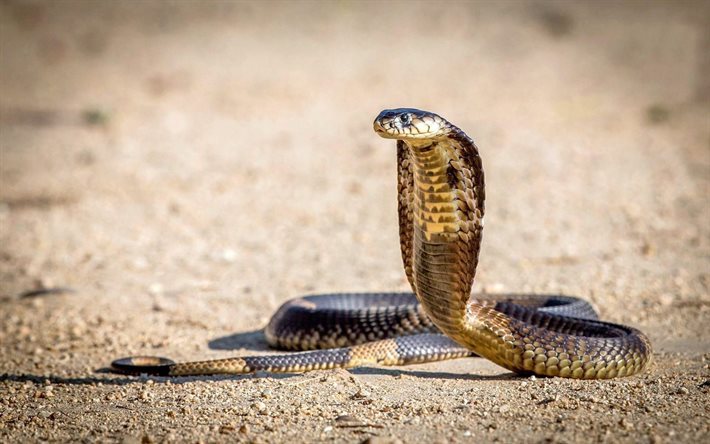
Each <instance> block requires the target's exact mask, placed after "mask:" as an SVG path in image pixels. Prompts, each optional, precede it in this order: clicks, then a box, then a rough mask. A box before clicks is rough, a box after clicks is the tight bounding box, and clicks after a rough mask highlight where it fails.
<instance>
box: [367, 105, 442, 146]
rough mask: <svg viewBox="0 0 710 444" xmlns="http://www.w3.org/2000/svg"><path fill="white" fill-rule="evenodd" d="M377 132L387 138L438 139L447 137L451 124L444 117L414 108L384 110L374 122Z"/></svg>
mask: <svg viewBox="0 0 710 444" xmlns="http://www.w3.org/2000/svg"><path fill="white" fill-rule="evenodd" d="M373 127H374V129H375V132H376V133H377V134H379V135H380V136H381V137H384V138H385V139H401V140H413V139H437V138H441V137H446V135H447V134H448V133H449V132H450V128H451V124H449V122H447V121H446V120H445V119H444V118H443V117H441V116H439V115H437V114H434V113H432V112H429V111H422V110H419V109H414V108H396V109H386V110H384V111H382V112H381V113H380V114H379V115H378V116H377V118H376V119H375V122H374V124H373Z"/></svg>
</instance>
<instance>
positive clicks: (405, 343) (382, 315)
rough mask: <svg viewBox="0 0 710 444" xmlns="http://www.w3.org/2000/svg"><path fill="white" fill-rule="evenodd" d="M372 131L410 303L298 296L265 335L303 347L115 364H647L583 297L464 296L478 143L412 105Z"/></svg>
mask: <svg viewBox="0 0 710 444" xmlns="http://www.w3.org/2000/svg"><path fill="white" fill-rule="evenodd" d="M374 128H375V131H376V132H377V133H378V134H379V135H381V136H382V137H385V138H390V139H397V160H398V182H397V190H398V196H399V197H398V199H399V206H398V208H399V234H400V245H401V250H402V260H403V262H404V269H405V272H406V274H407V279H408V280H409V283H410V284H411V286H412V289H413V290H414V295H415V297H416V301H415V300H413V299H414V298H413V295H411V294H391V293H390V294H387V293H369V294H341V295H320V296H310V297H304V298H299V299H295V300H292V301H289V302H287V303H286V304H284V305H283V306H282V307H281V308H280V309H279V311H278V312H277V313H276V314H275V315H274V316H273V318H272V319H271V321H270V322H269V325H268V326H267V328H266V330H265V333H266V338H267V340H268V342H269V343H270V345H272V346H274V347H278V348H284V349H291V350H312V351H305V352H300V353H290V354H282V355H266V356H245V357H239V358H228V359H218V360H211V361H195V362H183V363H174V362H172V361H170V360H169V359H165V358H157V357H129V358H124V359H119V360H117V361H114V362H113V363H112V367H113V368H114V369H116V370H119V371H123V372H128V373H150V374H157V375H169V376H182V375H203V374H216V373H250V372H254V371H269V372H303V371H309V370H319V369H330V368H336V367H337V368H352V367H357V366H362V365H368V364H378V365H405V364H411V363H418V362H430V361H438V360H443V359H451V358H457V357H463V356H471V355H472V354H474V353H475V354H478V355H480V356H482V357H484V358H487V359H490V360H491V361H493V362H495V363H497V364H499V365H501V366H503V367H505V368H507V369H509V370H512V371H514V372H517V373H521V374H531V373H534V374H538V375H544V376H561V377H571V378H586V379H592V378H597V379H602V378H612V377H616V376H628V375H632V374H634V373H637V372H639V371H641V370H642V369H643V368H644V367H645V366H646V364H647V363H648V362H649V361H650V357H651V346H650V343H649V341H648V339H647V338H646V336H645V335H644V334H643V333H641V332H639V331H638V330H635V329H633V328H630V327H625V326H622V325H615V324H610V323H605V322H601V321H598V320H597V316H596V313H595V312H594V311H593V309H592V308H591V306H589V305H588V304H586V303H585V302H583V301H581V300H578V299H576V298H570V297H563V296H545V295H499V296H493V295H477V294H474V295H471V287H472V285H473V279H474V276H475V274H476V266H477V264H478V253H479V250H480V246H481V235H482V230H483V214H484V200H485V194H484V193H485V186H484V180H483V167H482V164H481V158H480V156H479V154H478V149H477V148H476V145H475V144H474V143H473V140H471V139H470V138H469V137H468V136H467V135H466V134H465V133H464V132H463V131H461V130H460V129H459V128H457V127H455V126H454V125H452V124H450V123H449V122H447V121H446V120H445V119H443V118H442V117H440V116H438V115H436V114H434V113H430V112H427V111H420V110H416V109H395V110H385V111H383V112H382V113H380V115H379V116H378V117H377V119H375V123H374ZM417 301H418V303H417ZM441 332H443V333H444V334H445V335H446V336H444V335H442V334H441ZM400 335H405V336H400ZM313 349H316V350H313Z"/></svg>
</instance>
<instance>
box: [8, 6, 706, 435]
mask: <svg viewBox="0 0 710 444" xmlns="http://www.w3.org/2000/svg"><path fill="white" fill-rule="evenodd" d="M709 105H710V2H708V1H614V2H611V1H603V2H600V1H589V2H577V1H495V2H493V1H491V2H487V1H471V2H464V1H452V2H444V1H436V2H435V1H430V2H428V1H427V2H425V1H408V2H398V1H323V2H309V1H285V2H276V1H261V2H236V1H196V0H195V1H190V0H183V1H137V0H135V1H134V0H130V1H121V2H119V1H99V0H95V1H88V0H87V1H68V0H57V1H32V0H26V1H18V0H0V317H1V318H2V322H1V323H0V387H3V388H2V389H0V398H2V399H0V404H2V405H4V406H7V407H8V408H7V409H5V410H4V411H3V412H2V413H0V441H2V440H3V437H4V438H6V439H5V440H7V441H8V442H24V441H27V440H28V439H29V438H28V437H32V438H33V439H35V440H38V441H39V440H53V441H57V440H59V441H61V440H76V439H77V437H80V436H81V437H82V439H89V440H100V441H117V442H119V441H120V442H157V441H159V440H161V439H165V440H166V441H168V442H172V441H179V439H185V440H190V441H194V442H197V441H198V440H201V439H206V440H207V441H210V442H218V441H223V440H225V439H227V438H228V437H229V439H249V440H250V441H252V440H253V441H254V442H279V441H289V442H300V441H304V442H315V441H317V440H325V439H326V438H328V437H330V438H332V439H335V440H338V439H340V440H343V441H347V442H357V441H361V440H363V439H365V438H367V437H368V436H373V437H374V436H375V435H377V434H381V433H390V432H391V433H394V434H395V435H396V436H398V437H400V438H401V439H402V440H405V441H407V442H435V441H436V440H437V439H438V440H439V441H436V442H457V440H459V439H473V440H475V441H477V442H479V441H480V442H486V441H493V440H499V441H500V442H515V441H521V440H523V441H527V442H543V441H545V442H558V441H562V442H576V441H585V442H589V441H592V442H597V441H600V442H601V441H609V440H610V439H611V440H613V441H615V442H616V441H620V442H624V441H628V442H638V441H639V440H641V441H648V442H665V441H666V440H668V441H669V442H671V441H672V442H698V441H699V438H701V437H702V436H707V434H708V424H707V418H706V415H705V416H703V415H704V413H703V412H704V411H706V410H703V408H704V407H705V404H706V399H707V385H708V382H707V357H708V353H710V350H709V349H708V344H710V322H708V319H709V316H708V311H709V310H710V107H709ZM395 107H416V108H423V109H427V110H430V111H434V112H437V113H439V114H440V115H442V116H444V117H445V118H447V119H448V120H450V121H451V122H453V123H454V124H456V125H457V126H459V127H461V128H462V129H464V130H465V131H466V132H467V133H468V134H469V135H470V136H471V137H473V138H474V139H475V140H476V143H477V144H478V146H479V148H480V152H481V156H482V159H483V165H484V169H485V172H486V185H487V189H486V196H487V201H486V228H485V230H484V242H483V250H482V253H481V257H480V264H479V267H478V273H477V278H476V282H475V284H474V289H475V290H476V291H488V292H505V291H508V292H522V291H531V292H541V293H564V294H570V295H577V296H580V297H583V298H585V299H587V300H589V301H591V302H592V303H593V304H594V305H595V306H596V307H597V308H598V309H599V311H600V313H601V316H602V318H603V319H606V320H610V321H613V322H621V323H626V324H630V325H633V326H636V327H638V328H640V329H641V330H643V331H644V332H646V333H648V335H649V336H650V338H651V340H652V342H653V345H654V351H655V355H654V360H655V362H656V363H655V364H653V365H651V366H650V368H649V369H648V371H647V372H645V373H644V374H643V375H641V376H639V377H638V378H629V379H628V380H622V381H619V382H611V383H609V384H605V383H600V384H584V385H583V384H580V383H578V382H576V381H560V380H544V379H541V380H539V381H537V382H535V381H532V380H521V379H510V375H508V374H506V372H505V371H504V370H502V369H501V368H499V367H496V366H495V365H493V364H491V363H488V362H486V361H484V360H480V359H466V360H459V361H451V362H438V363H433V364H429V365H420V366H415V367H416V368H415V369H414V370H412V369H411V368H409V367H408V368H407V369H392V370H390V369H386V370H385V369H365V370H363V371H361V372H359V373H358V372H352V373H350V372H337V371H333V372H321V373H319V374H317V375H316V376H313V375H312V374H307V375H303V376H293V377H292V379H291V380H290V381H289V382H286V381H288V380H286V379H281V378H275V377H265V378H260V377H256V378H251V377H247V378H239V377H237V378H222V379H220V378H198V379H195V378H192V379H189V378H188V379H183V380H179V381H178V382H177V383H175V384H167V383H164V382H165V381H164V380H160V379H158V380H156V382H155V384H153V381H152V380H150V381H147V382H146V381H145V380H144V379H135V378H124V377H116V376H115V375H108V374H101V373H97V369H100V368H102V367H105V366H107V365H108V364H109V362H111V360H113V359H115V358H118V357H121V356H126V355H135V354H149V355H163V356H168V357H171V358H173V359H175V360H187V359H190V360H194V359H206V358H218V357H219V358H222V357H227V356H231V355H234V354H238V353H239V354H250V353H259V352H265V351H266V345H265V342H264V340H263V335H262V334H261V332H260V329H261V328H263V326H264V325H265V324H266V322H267V321H268V319H269V317H270V316H271V314H272V313H273V312H274V311H275V310H276V308H277V307H278V306H279V304H280V303H282V302H283V301H285V300H286V299H289V298H293V297H296V296H299V295H302V294H307V293H318V292H328V291H382V290H389V291H393V290H394V291H407V290H409V289H408V284H407V281H406V279H405V276H404V272H403V267H402V263H401V258H400V252H399V239H398V229H397V216H396V214H397V211H396V165H395V144H394V142H393V141H391V140H384V139H381V138H379V137H378V136H377V135H375V133H374V132H373V131H372V121H373V119H374V118H375V116H376V115H377V114H378V113H379V112H380V110H382V109H384V108H395ZM244 332H248V333H247V334H246V335H244V334H243V333H244ZM291 381H296V382H291ZM310 381H316V382H313V383H311V382H310ZM184 382H189V384H183V383H184ZM365 384H367V385H365ZM527 384H530V387H528V388H524V386H526V385H527ZM54 387H56V389H54ZM368 387H369V388H368ZM5 388H6V389H5ZM365 389H367V390H365ZM353 393H354V394H355V395H353ZM365 393H366V394H365ZM528 393H529V395H528ZM560 393H561V395H560ZM521 394H523V396H521ZM558 395H559V396H558ZM537 396H540V397H537ZM365 398H367V399H365ZM254 400H258V401H259V402H258V403H254ZM469 401H470V404H469ZM531 402H532V404H531ZM370 403H372V404H370ZM474 404H476V405H475V406H474ZM531 405H532V406H533V408H531ZM262 407H263V408H262ZM578 407H579V409H578ZM192 408H194V413H193V410H192ZM705 409H706V407H705ZM504 410H505V411H507V412H508V413H505V414H504ZM343 411H344V412H345V413H349V414H351V415H356V416H358V417H359V418H362V420H363V422H365V423H372V424H375V425H376V426H377V427H382V428H383V429H379V428H368V429H362V428H339V426H338V423H337V422H334V418H336V416H338V415H343V413H342V412H343ZM489 412H490V414H489ZM500 416H503V417H504V418H505V419H503V420H499V419H497V418H498V417H500ZM496 421H497V422H496ZM570 423H573V424H574V426H573V427H570V426H569V424H570ZM366 430H367V431H366ZM230 433H233V434H232V435H227V434H230ZM363 433H364V434H363ZM237 434H238V435H237ZM207 436H208V437H209V438H205V437H207ZM236 436H239V437H240V438H235V437H236ZM467 436H468V437H470V438H466V437H467ZM521 437H522V438H521ZM330 438H328V439H330ZM442 440H443V441H442ZM373 442H374V441H373ZM377 442H381V441H377ZM386 442H388V441H386ZM392 442H401V441H392Z"/></svg>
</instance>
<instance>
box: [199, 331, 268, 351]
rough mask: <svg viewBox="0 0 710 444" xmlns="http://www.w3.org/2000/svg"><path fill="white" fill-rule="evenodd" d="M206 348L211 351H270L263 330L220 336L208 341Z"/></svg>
mask: <svg viewBox="0 0 710 444" xmlns="http://www.w3.org/2000/svg"><path fill="white" fill-rule="evenodd" d="M207 346H208V347H209V348H210V349H211V350H252V351H265V350H272V348H270V347H269V344H268V343H267V342H266V336H264V329H263V328H262V329H259V330H252V331H246V332H243V333H234V334H231V335H228V336H221V337H219V338H216V339H212V340H211V341H209V342H208V343H207Z"/></svg>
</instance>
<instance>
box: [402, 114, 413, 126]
mask: <svg viewBox="0 0 710 444" xmlns="http://www.w3.org/2000/svg"><path fill="white" fill-rule="evenodd" d="M399 121H400V122H402V125H409V124H410V123H412V116H410V115H409V114H402V115H401V116H399Z"/></svg>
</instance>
